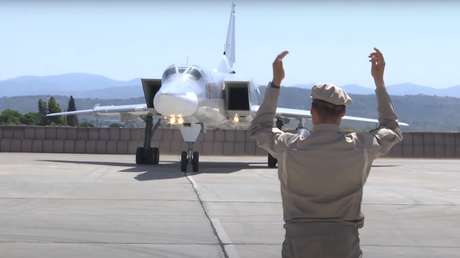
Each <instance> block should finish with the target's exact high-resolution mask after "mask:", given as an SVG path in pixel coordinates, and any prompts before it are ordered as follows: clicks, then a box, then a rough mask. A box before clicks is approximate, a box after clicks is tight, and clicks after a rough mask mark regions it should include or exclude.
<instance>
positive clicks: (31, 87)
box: [0, 73, 460, 99]
mask: <svg viewBox="0 0 460 258" xmlns="http://www.w3.org/2000/svg"><path fill="white" fill-rule="evenodd" d="M292 87H297V88H306V89H310V88H311V84H296V85H292ZM343 87H344V88H345V89H346V90H347V92H349V93H350V94H358V95H371V94H373V93H374V90H373V89H372V88H369V87H364V86H361V85H356V84H348V85H344V86H343ZM387 88H388V91H389V93H390V94H391V95H396V96H405V95H427V96H440V97H455V98H460V85H458V86H453V87H449V88H442V89H438V88H433V87H428V86H423V85H417V84H414V83H401V84H395V85H389V86H388V87H387ZM33 95H63V96H64V95H67V96H69V95H73V96H74V97H78V98H102V99H111V98H133V97H140V96H143V94H142V87H141V82H140V80H139V79H132V80H128V81H119V80H113V79H110V78H107V77H104V76H101V75H96V74H85V73H70V74H62V75H52V76H21V77H17V78H13V79H8V80H0V97H12V96H33Z"/></svg>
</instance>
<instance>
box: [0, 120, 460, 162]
mask: <svg viewBox="0 0 460 258" xmlns="http://www.w3.org/2000/svg"><path fill="white" fill-rule="evenodd" d="M143 133H144V129H143V128H68V127H28V126H0V151H1V152H51V153H53V152H57V153H61V152H64V153H107V154H129V153H135V152H136V148H137V147H138V146H142V144H143ZM152 145H153V146H158V147H159V148H160V152H161V153H163V154H179V153H180V152H181V151H182V150H183V149H184V148H185V146H184V143H183V141H182V136H181V135H180V132H179V130H173V129H160V130H158V131H157V133H156V134H155V136H154V138H153V139H152ZM196 149H197V150H198V151H200V153H201V154H203V155H223V154H225V155H265V152H264V151H263V150H261V149H260V148H258V147H257V146H256V144H255V142H254V140H252V139H249V138H248V136H247V132H246V131H241V130H209V131H208V132H207V133H206V134H204V135H200V137H199V139H198V142H197V145H196ZM388 156H391V157H417V158H460V133H405V134H404V141H403V142H402V143H401V144H399V145H397V146H396V147H394V148H393V149H392V151H391V152H390V154H389V155H388Z"/></svg>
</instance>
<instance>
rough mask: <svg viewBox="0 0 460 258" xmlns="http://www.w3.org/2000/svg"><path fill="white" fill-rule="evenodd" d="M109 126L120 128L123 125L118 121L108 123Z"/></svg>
mask: <svg viewBox="0 0 460 258" xmlns="http://www.w3.org/2000/svg"><path fill="white" fill-rule="evenodd" d="M109 127H110V128H122V127H123V125H122V124H120V123H111V124H110V125H109Z"/></svg>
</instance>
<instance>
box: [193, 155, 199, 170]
mask: <svg viewBox="0 0 460 258" xmlns="http://www.w3.org/2000/svg"><path fill="white" fill-rule="evenodd" d="M192 170H193V172H198V170H200V153H199V152H198V151H195V152H194V153H193V156H192Z"/></svg>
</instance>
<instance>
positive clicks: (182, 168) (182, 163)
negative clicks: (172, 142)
mask: <svg viewBox="0 0 460 258" xmlns="http://www.w3.org/2000/svg"><path fill="white" fill-rule="evenodd" d="M187 163H188V157H187V152H185V151H183V152H182V153H181V155H180V171H182V172H184V173H185V172H187Z"/></svg>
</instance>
